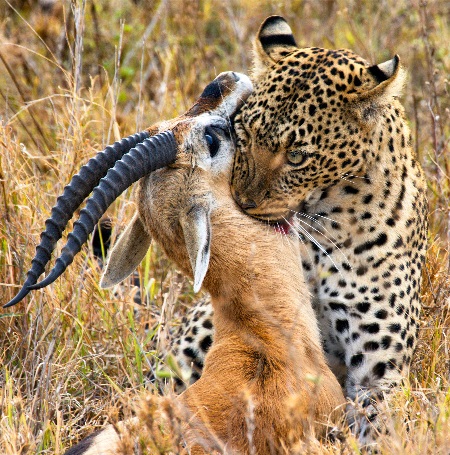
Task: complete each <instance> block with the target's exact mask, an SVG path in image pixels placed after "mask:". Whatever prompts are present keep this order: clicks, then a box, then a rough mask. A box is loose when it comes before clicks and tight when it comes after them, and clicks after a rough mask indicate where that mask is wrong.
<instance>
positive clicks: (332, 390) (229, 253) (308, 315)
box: [13, 72, 344, 455]
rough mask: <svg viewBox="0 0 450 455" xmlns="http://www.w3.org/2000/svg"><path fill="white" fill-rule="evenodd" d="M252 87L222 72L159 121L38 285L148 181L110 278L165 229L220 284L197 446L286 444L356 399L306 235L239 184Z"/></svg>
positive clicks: (115, 437) (88, 448)
mask: <svg viewBox="0 0 450 455" xmlns="http://www.w3.org/2000/svg"><path fill="white" fill-rule="evenodd" d="M251 90H252V86H251V83H250V81H249V79H248V78H247V77H246V76H244V75H240V74H236V73H231V72H230V73H222V74H221V75H219V76H218V77H217V78H216V79H215V80H214V81H213V82H212V83H211V84H209V85H208V86H207V87H206V89H205V90H204V92H203V94H202V95H201V97H200V98H199V100H198V101H197V102H196V104H195V105H194V106H193V107H192V108H191V109H190V110H189V111H188V112H187V113H185V114H184V115H182V116H180V117H178V118H176V119H174V120H170V121H166V122H162V123H160V124H158V125H155V126H153V127H151V128H149V129H148V133H149V135H151V137H150V138H148V139H146V140H145V141H144V142H143V143H140V144H138V145H137V146H136V147H135V148H133V149H131V150H130V151H129V152H127V153H126V154H125V155H124V156H123V157H122V158H121V159H118V160H117V161H116V163H115V164H114V167H113V168H112V169H109V170H108V172H107V174H106V177H105V178H103V179H102V180H100V182H99V183H98V179H96V180H97V183H98V185H97V183H94V186H95V185H97V186H96V187H95V189H94V192H93V196H92V197H91V198H90V199H89V200H88V202H87V205H86V208H85V209H83V210H82V212H81V215H80V220H79V221H77V222H76V223H75V224H74V229H73V232H72V233H71V234H69V238H68V243H67V245H66V246H65V247H64V248H63V250H62V254H61V257H60V258H59V259H58V260H57V261H56V266H55V268H54V269H53V271H52V272H50V274H49V275H48V277H47V278H46V279H44V281H43V282H41V283H40V284H38V285H34V286H28V287H27V288H26V289H27V290H28V289H29V288H33V289H34V288H36V287H41V286H44V285H47V284H49V283H50V282H52V281H53V280H54V279H55V278H56V277H57V276H59V275H60V274H61V273H62V272H63V271H64V269H65V268H66V267H67V265H68V264H70V262H71V260H72V259H73V256H74V255H75V254H76V253H77V252H78V251H79V250H80V248H81V246H82V244H83V243H84V242H85V241H86V239H87V236H88V234H89V233H90V232H92V230H93V228H94V226H95V224H96V223H97V222H98V220H99V218H100V217H101V216H102V215H103V213H104V212H105V210H106V209H107V207H108V206H109V204H110V203H111V202H112V201H113V200H114V199H116V198H117V197H118V196H119V195H120V193H122V191H124V190H125V189H126V188H128V187H129V186H131V185H132V184H133V183H135V182H138V181H139V186H138V191H137V197H136V202H137V206H138V211H137V213H136V215H135V216H134V217H133V219H132V221H131V223H130V224H129V226H128V227H127V228H126V230H125V232H124V233H123V234H122V236H121V237H120V238H119V240H118V242H117V243H116V245H115V246H114V248H113V250H112V252H111V255H110V258H109V261H108V265H107V268H106V271H105V273H104V276H103V277H102V282H101V285H102V286H103V287H108V286H112V285H114V284H115V283H117V282H120V281H121V280H122V279H124V278H125V277H126V276H127V275H129V274H130V273H132V272H133V270H134V269H135V267H136V266H137V265H138V264H139V263H140V261H141V260H142V259H143V257H144V255H145V254H146V252H147V249H148V247H149V245H150V242H151V239H152V238H153V239H155V240H156V241H157V242H158V243H159V244H160V245H161V246H162V248H163V249H164V250H165V252H166V253H167V255H168V257H169V258H171V259H172V260H173V261H174V262H175V263H176V264H177V265H178V266H179V267H180V268H181V269H182V270H183V271H184V272H185V273H187V274H189V275H190V276H192V277H193V279H194V290H195V291H196V292H197V291H199V290H200V288H201V287H202V286H203V287H204V288H205V289H206V290H207V291H208V292H209V293H210V294H211V299H212V305H213V307H214V325H215V328H216V332H215V337H214V343H213V345H212V347H211V350H210V352H209V353H208V355H207V357H206V360H205V367H204V372H203V375H202V377H201V378H200V379H199V380H198V381H197V382H196V383H195V384H193V385H192V386H191V387H189V388H188V389H187V390H186V391H185V392H184V393H183V394H182V395H180V397H179V398H178V400H179V402H180V404H181V405H183V406H184V407H185V408H186V409H187V410H188V411H189V413H190V414H191V416H192V418H191V419H189V421H187V422H186V424H185V429H184V431H185V438H186V441H187V445H188V447H189V450H190V453H192V454H208V453H212V451H213V450H219V451H221V452H223V453H239V454H250V453H258V454H266V453H267V454H269V453H282V451H283V450H284V449H286V448H288V447H289V446H290V445H291V444H292V442H295V441H299V440H302V439H303V438H306V437H307V436H308V435H310V434H315V435H316V436H323V435H325V433H326V431H327V424H328V423H329V417H330V415H332V416H333V418H336V416H338V415H339V412H336V410H337V409H338V408H339V407H342V406H341V405H343V403H344V397H343V395H342V392H341V388H340V386H339V384H338V382H337V380H336V378H335V377H334V376H333V374H332V373H331V371H330V369H329V368H328V366H327V365H326V362H325V358H324V355H323V352H322V349H321V344H320V338H319V331H318V328H317V324H316V319H315V316H314V312H313V310H312V307H311V304H310V299H309V293H308V291H307V287H306V285H305V282H304V279H303V275H302V270H301V266H300V260H299V251H298V247H297V244H296V240H295V236H292V237H291V236H290V235H283V234H281V233H279V232H275V230H273V229H272V228H270V227H268V226H267V225H264V224H262V223H260V222H259V221H256V220H254V219H251V218H250V217H247V216H246V215H245V214H244V213H243V212H242V211H241V210H240V209H239V208H238V206H237V205H236V203H235V202H234V200H233V198H232V196H231V192H230V186H229V180H230V173H231V166H232V161H233V155H234V142H233V133H232V131H231V121H232V118H233V116H234V114H235V113H236V111H237V110H238V108H239V107H240V106H241V105H242V103H243V100H244V99H245V98H246V97H247V96H248V95H249V94H250V92H251ZM94 180H95V179H94ZM91 190H92V187H91ZM61 205H62V204H61ZM70 215H71V214H70ZM66 217H67V216H66ZM47 225H48V226H49V227H50V228H51V227H52V226H53V224H52V223H51V222H50V223H48V224H47ZM42 238H43V239H44V241H45V239H46V238H47V237H46V234H43V237H42ZM48 256H49V255H48ZM36 262H37V261H36V260H35V261H34V264H36ZM29 276H30V275H29ZM33 279H34V278H33ZM22 293H23V292H22ZM19 295H20V294H19ZM13 302H14V301H13ZM288 409H295V413H294V414H295V416H294V417H293V415H292V413H290V412H288ZM118 441H119V434H118V433H117V431H116V429H115V428H114V427H112V426H109V427H107V428H105V429H104V430H102V431H101V432H100V433H98V434H96V435H93V436H91V437H89V438H88V439H86V440H84V441H82V442H81V443H80V444H79V445H78V446H75V447H73V448H72V449H70V450H69V452H68V454H71V455H74V454H85V455H87V454H89V455H93V454H100V453H114V452H115V451H116V450H117V444H118Z"/></svg>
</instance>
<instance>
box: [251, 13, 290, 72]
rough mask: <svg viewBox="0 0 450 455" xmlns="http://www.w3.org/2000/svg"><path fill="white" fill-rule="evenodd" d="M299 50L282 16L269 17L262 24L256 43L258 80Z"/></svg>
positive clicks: (255, 68) (254, 63)
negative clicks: (279, 62) (284, 58)
mask: <svg viewBox="0 0 450 455" xmlns="http://www.w3.org/2000/svg"><path fill="white" fill-rule="evenodd" d="M297 49H298V48H297V44H296V42H295V38H294V35H293V34H292V30H291V27H289V25H288V24H287V22H286V21H285V20H284V19H283V18H282V17H281V16H270V17H268V18H267V19H266V20H265V21H264V22H263V23H262V24H261V27H260V28H259V31H258V34H257V36H256V40H255V43H254V49H253V52H254V59H253V65H254V68H253V75H254V77H256V78H257V77H258V76H259V74H260V73H262V72H263V71H264V70H265V69H266V68H267V67H268V66H270V65H273V64H274V63H275V62H278V61H279V60H280V59H281V58H283V57H284V56H286V55H288V54H290V53H291V52H293V51H295V50H297Z"/></svg>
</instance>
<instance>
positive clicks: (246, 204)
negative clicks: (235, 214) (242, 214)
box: [233, 191, 256, 210]
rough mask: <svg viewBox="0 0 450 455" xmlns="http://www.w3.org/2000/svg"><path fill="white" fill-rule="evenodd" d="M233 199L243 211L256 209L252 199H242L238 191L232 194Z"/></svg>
mask: <svg viewBox="0 0 450 455" xmlns="http://www.w3.org/2000/svg"><path fill="white" fill-rule="evenodd" d="M233 193H234V194H233V196H234V199H235V200H236V202H237V203H238V204H239V207H241V208H242V209H243V210H248V209H254V208H256V202H255V201H253V200H252V199H244V198H243V197H242V196H241V194H239V192H238V191H234V192H233Z"/></svg>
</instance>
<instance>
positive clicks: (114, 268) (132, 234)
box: [100, 213, 152, 288]
mask: <svg viewBox="0 0 450 455" xmlns="http://www.w3.org/2000/svg"><path fill="white" fill-rule="evenodd" d="M151 241H152V238H151V237H150V235H149V234H148V233H147V231H146V230H145V229H144V225H143V224H142V221H141V219H140V218H139V215H138V213H136V214H135V215H134V217H133V219H132V220H131V222H130V224H129V225H128V226H127V228H126V229H125V231H124V232H123V233H122V235H121V236H120V237H119V239H118V240H117V242H116V243H115V245H114V248H113V249H112V250H111V253H110V255H109V258H108V262H107V264H106V268H105V271H104V273H103V276H102V279H101V280H100V287H101V288H109V287H111V286H114V285H116V284H118V283H120V282H121V281H123V280H124V279H125V278H127V277H128V276H129V275H131V274H132V273H133V272H134V271H135V270H136V268H137V266H138V265H139V264H140V263H141V261H142V260H143V259H144V257H145V255H146V254H147V251H148V249H149V247H150V243H151Z"/></svg>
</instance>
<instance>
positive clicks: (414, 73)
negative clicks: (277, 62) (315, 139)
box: [0, 0, 450, 455]
mask: <svg viewBox="0 0 450 455" xmlns="http://www.w3.org/2000/svg"><path fill="white" fill-rule="evenodd" d="M270 14H281V15H283V16H284V17H285V18H286V19H287V20H288V22H289V23H290V25H291V26H292V28H293V30H294V34H295V36H296V38H297V42H298V44H299V45H300V46H320V47H328V48H342V47H346V48H351V49H353V50H354V51H356V52H357V53H359V54H360V55H362V56H364V57H365V58H366V59H367V60H369V61H371V62H373V63H380V62H383V61H385V60H387V59H389V58H391V57H392V56H393V55H394V54H396V53H398V54H399V55H400V57H401V61H402V63H403V65H404V66H405V67H406V68H407V69H408V71H409V79H408V83H407V85H406V88H405V92H404V96H403V102H404V105H405V107H406V111H407V116H408V118H409V121H410V126H411V130H412V133H413V138H414V147H415V151H416V153H417V154H418V156H419V158H420V161H421V163H422V165H423V166H424V168H425V171H426V175H427V179H428V197H429V206H430V230H429V252H428V262H427V267H426V269H425V272H424V286H423V299H424V311H423V318H422V327H421V332H420V342H419V346H418V348H417V352H416V355H415V358H414V361H413V365H412V370H411V375H410V378H409V379H410V381H409V384H407V385H405V387H404V388H403V389H402V390H400V391H399V392H398V393H397V394H396V395H395V399H394V400H393V403H392V405H391V409H390V410H389V411H388V412H387V415H389V416H392V422H391V425H390V426H391V435H390V436H388V437H385V438H383V439H382V440H381V441H380V444H381V451H382V453H385V454H392V453H396V454H401V453H408V454H431V453H433V454H449V453H450V420H449V419H450V388H449V387H450V382H449V372H450V353H449V351H450V339H449V336H450V329H449V324H450V314H449V311H450V279H449V266H450V264H449V245H450V210H449V201H450V155H449V138H450V111H449V108H450V98H449V69H450V50H449V49H450V2H449V1H444V0H441V1H437V0H436V1H428V2H426V1H419V0H411V1H406V0H379V1H376V2H375V1H370V0H354V1H351V0H349V1H344V0H324V1H318V0H293V1H286V2H283V1H275V0H272V1H270V0H259V1H258V2H255V1H253V0H242V1H237V0H161V1H152V0H134V1H131V0H86V1H83V0H73V1H69V0H60V1H53V0H39V1H38V0H0V303H5V302H7V301H8V300H9V299H10V298H12V297H13V295H14V294H15V293H16V292H17V290H18V289H19V286H20V285H21V283H23V281H24V276H25V272H26V270H27V269H28V267H29V265H30V261H31V258H32V256H33V254H34V250H35V246H36V244H37V242H38V241H39V234H40V232H41V230H42V228H43V227H44V220H45V219H46V218H47V217H48V215H49V213H50V210H51V207H52V206H53V204H54V203H55V199H56V197H57V195H59V194H60V193H61V192H62V190H63V188H64V186H65V185H66V184H67V183H68V181H69V179H70V178H71V176H72V175H73V174H74V173H75V172H76V171H77V169H78V168H79V167H80V166H81V165H82V164H84V163H85V162H86V161H87V160H88V159H89V158H90V157H92V156H93V155H94V154H95V153H96V152H97V151H98V150H101V149H103V148H104V147H105V146H106V145H107V144H109V143H112V142H114V141H115V140H117V139H119V138H121V137H123V136H126V135H129V134H132V133H134V132H136V131H141V130H142V129H143V128H145V127H147V126H149V125H150V124H152V123H154V122H155V121H158V120H160V119H165V118H171V117H174V116H176V115H178V114H180V113H182V112H183V111H185V110H186V109H187V108H188V107H189V106H190V105H191V104H192V102H193V101H194V100H195V98H196V97H197V96H198V95H199V94H200V93H201V91H202V89H203V87H204V86H205V85H206V84H207V83H208V82H209V81H211V80H212V79H213V78H214V77H215V76H216V75H217V74H218V73H220V72H221V71H225V70H236V71H241V72H248V71H249V69H250V67H251V43H252V39H253V37H254V35H255V33H256V31H257V29H258V27H259V25H260V23H261V21H262V20H263V19H264V18H265V17H266V16H268V15H270ZM129 195H130V192H128V193H127V194H125V195H123V196H122V197H121V198H120V199H119V200H118V202H116V203H115V204H114V205H113V206H112V207H111V209H110V210H109V212H108V214H109V215H110V216H111V217H112V219H113V222H114V225H116V226H120V225H123V224H124V223H125V222H126V220H127V219H129V217H130V216H131V214H132V213H133V204H132V203H131V202H130V201H129ZM99 274H100V272H99V269H98V267H96V262H95V261H94V260H93V256H92V252H90V251H89V249H88V248H85V249H84V250H83V253H82V254H80V255H79V257H77V259H76V260H75V262H74V264H73V265H72V266H71V267H70V268H69V269H68V270H67V271H66V273H65V274H64V275H63V277H62V278H61V279H59V280H58V281H57V282H56V283H55V284H53V285H51V286H50V287H47V288H45V289H44V290H42V291H37V292H34V293H32V294H30V296H29V297H27V298H26V299H25V300H24V301H23V302H22V303H20V304H19V305H17V306H16V307H13V308H12V309H10V310H0V453H1V454H5V455H9V454H19V453H20V454H32V453H49V454H50V453H51V454H53V453H54V454H61V453H63V452H64V450H65V449H66V448H67V447H69V446H70V445H72V444H73V443H75V442H76V441H78V440H79V439H80V438H82V437H84V436H86V435H87V434H89V433H90V432H92V431H93V430H95V429H96V428H98V427H100V426H102V425H104V423H105V422H108V421H109V422H115V421H117V420H119V419H122V418H123V417H124V416H125V417H126V416H129V415H131V413H132V412H133V410H134V409H135V405H136V403H138V402H140V400H141V398H142V396H143V395H144V394H145V393H146V391H147V392H148V393H152V386H151V385H148V384H147V386H144V382H145V381H144V378H145V375H146V374H147V373H148V371H150V370H151V369H152V368H154V365H155V361H156V360H155V352H156V351H155V341H152V340H154V339H157V337H158V335H159V336H160V339H163V338H164V333H165V331H166V330H167V326H168V325H169V324H172V325H176V324H177V323H178V322H179V317H180V315H181V314H182V313H183V312H184V311H185V308H186V307H188V306H189V305H191V304H192V302H193V300H194V296H193V294H192V290H191V286H190V284H189V282H188V281H187V280H186V279H184V278H183V277H182V276H181V275H180V274H179V273H178V272H177V271H176V270H175V269H174V268H173V266H172V265H171V264H170V263H169V262H168V261H167V260H166V259H165V258H164V257H162V256H161V254H160V252H159V250H158V248H157V247H156V246H153V247H152V248H151V250H150V251H149V253H148V255H147V257H146V259H145V261H144V263H143V265H142V266H141V268H140V274H141V277H142V280H141V282H142V288H143V289H142V291H143V293H146V294H147V295H148V299H149V301H150V303H151V305H150V306H149V307H148V308H146V309H141V310H140V311H139V318H136V317H135V316H134V314H133V305H132V303H131V302H132V295H130V294H127V293H125V294H122V295H121V296H117V295H115V294H114V293H113V292H111V291H105V290H101V289H99V287H98V281H99ZM146 326H147V327H148V326H150V327H151V329H150V330H146ZM152 365H153V366H152ZM159 374H160V375H162V374H164V371H163V372H162V373H159ZM154 400H156V398H154V396H153V395H151V398H149V399H148V400H147V401H145V402H144V405H141V406H144V408H145V409H146V410H147V411H150V413H151V410H152V409H154V406H155V401H154ZM172 443H173V441H171V440H170V438H166V439H165V438H160V439H158V440H157V441H156V442H155V443H154V445H153V447H152V448H151V449H149V452H148V453H168V452H169V450H170V445H171V444H172ZM313 447H315V448H313ZM139 450H143V449H141V448H140V449H139ZM308 450H310V451H311V452H312V451H315V453H329V454H337V453H358V449H357V448H356V445H355V442H354V440H353V439H352V438H351V437H350V436H349V437H348V438H347V440H346V441H345V442H343V443H340V444H339V445H338V446H336V447H333V446H332V445H326V444H324V445H322V446H317V445H315V446H311V447H309V448H308V447H303V448H301V449H299V452H298V453H306V452H307V451H308ZM137 453H141V452H137ZM174 453H181V452H178V451H177V450H176V449H174Z"/></svg>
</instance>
